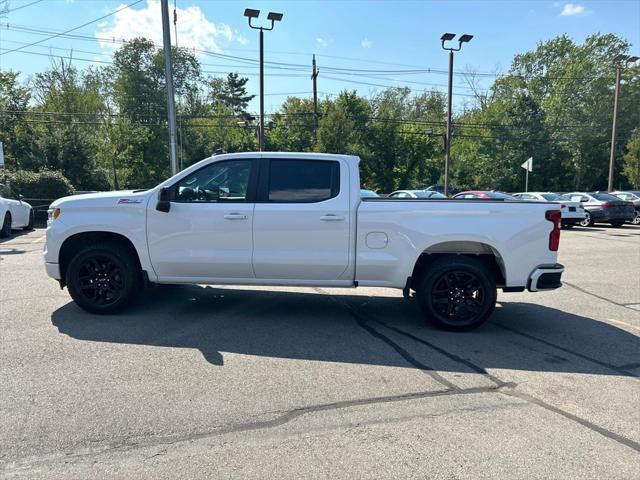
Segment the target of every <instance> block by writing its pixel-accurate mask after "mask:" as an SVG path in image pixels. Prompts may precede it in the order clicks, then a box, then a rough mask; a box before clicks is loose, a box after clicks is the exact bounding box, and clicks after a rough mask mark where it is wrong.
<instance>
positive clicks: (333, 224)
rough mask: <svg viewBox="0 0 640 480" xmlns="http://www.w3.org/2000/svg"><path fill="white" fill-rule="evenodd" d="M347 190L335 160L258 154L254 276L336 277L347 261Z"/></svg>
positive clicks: (345, 175)
mask: <svg viewBox="0 0 640 480" xmlns="http://www.w3.org/2000/svg"><path fill="white" fill-rule="evenodd" d="M349 195H350V191H349V178H348V169H347V168H343V169H342V170H341V164H340V162H339V161H335V160H306V159H305V160H302V159H264V160H263V161H262V165H261V171H260V180H259V186H258V199H257V203H256V207H255V209H254V218H253V269H254V272H255V274H256V278H260V279H290V280H324V281H326V280H336V279H338V278H339V277H340V275H341V274H342V273H344V271H345V270H346V269H347V267H348V265H349V222H350V215H349V213H350V212H349Z"/></svg>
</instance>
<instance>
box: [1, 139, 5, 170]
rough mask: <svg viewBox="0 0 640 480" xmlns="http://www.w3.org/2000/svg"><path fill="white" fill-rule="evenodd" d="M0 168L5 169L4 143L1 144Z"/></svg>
mask: <svg viewBox="0 0 640 480" xmlns="http://www.w3.org/2000/svg"><path fill="white" fill-rule="evenodd" d="M0 167H4V150H3V149H2V142H0Z"/></svg>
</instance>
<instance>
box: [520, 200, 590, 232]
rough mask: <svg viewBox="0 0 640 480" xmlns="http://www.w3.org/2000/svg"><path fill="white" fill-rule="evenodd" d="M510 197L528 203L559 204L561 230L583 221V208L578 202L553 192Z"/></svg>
mask: <svg viewBox="0 0 640 480" xmlns="http://www.w3.org/2000/svg"><path fill="white" fill-rule="evenodd" d="M512 196H514V197H516V198H517V199H518V200H525V201H527V200H528V201H530V202H532V201H533V202H554V203H559V204H560V213H562V228H572V227H574V226H575V225H576V224H578V223H580V222H582V221H583V220H584V219H585V216H586V215H585V212H584V207H583V206H582V204H581V203H580V202H572V201H571V200H569V199H567V198H565V197H563V196H562V195H559V194H557V193H553V192H520V193H513V194H512Z"/></svg>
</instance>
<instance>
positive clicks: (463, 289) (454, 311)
mask: <svg viewBox="0 0 640 480" xmlns="http://www.w3.org/2000/svg"><path fill="white" fill-rule="evenodd" d="M417 294H418V295H417V296H418V300H419V301H420V306H421V307H422V310H423V312H424V314H425V317H426V319H427V320H429V321H431V322H432V323H434V324H435V325H436V326H438V327H439V328H443V329H446V330H454V331H466V330H472V329H474V328H476V327H478V326H479V325H481V324H482V323H483V322H484V321H486V320H487V319H488V318H489V316H490V315H491V313H492V312H493V310H494V308H495V304H496V284H495V280H494V278H493V276H492V274H491V273H490V272H489V271H488V269H487V268H486V267H485V265H484V264H483V263H482V262H480V261H478V260H476V259H474V258H471V257H465V256H460V257H443V258H441V259H439V260H436V261H435V262H434V263H433V264H432V265H431V266H430V267H429V268H428V269H427V271H426V272H425V273H424V276H423V280H422V282H421V284H420V286H419V287H418V291H417Z"/></svg>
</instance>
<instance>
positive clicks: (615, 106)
mask: <svg viewBox="0 0 640 480" xmlns="http://www.w3.org/2000/svg"><path fill="white" fill-rule="evenodd" d="M638 58H640V57H630V56H629V55H622V54H620V55H616V56H615V57H613V61H614V62H615V63H616V87H615V92H614V95H613V123H612V125H611V151H610V153H609V182H608V183H607V191H608V192H611V191H613V164H614V162H615V158H616V127H617V123H618V97H619V96H620V68H621V67H620V63H621V62H625V63H633V62H635V61H636V60H638Z"/></svg>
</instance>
